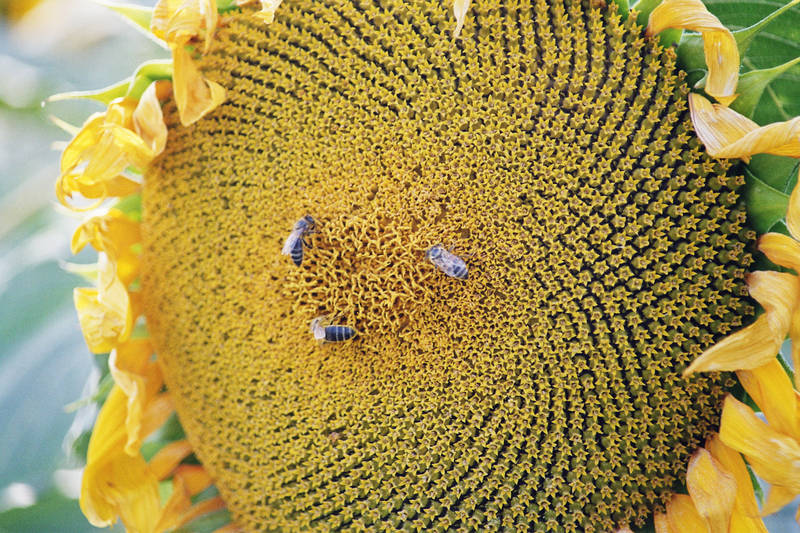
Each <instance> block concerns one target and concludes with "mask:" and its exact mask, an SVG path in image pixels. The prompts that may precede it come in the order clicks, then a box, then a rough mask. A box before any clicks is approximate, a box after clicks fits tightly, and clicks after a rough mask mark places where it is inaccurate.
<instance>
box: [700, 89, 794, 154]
mask: <svg viewBox="0 0 800 533" xmlns="http://www.w3.org/2000/svg"><path fill="white" fill-rule="evenodd" d="M689 111H690V113H691V117H692V123H693V124H694V129H695V132H696V133H697V137H698V138H699V139H700V141H701V142H702V143H703V144H704V145H705V147H706V151H707V152H708V154H709V155H711V156H712V157H717V158H739V159H742V160H743V161H745V162H748V161H749V160H750V156H752V155H754V154H773V155H786V156H790V157H800V117H795V118H793V119H791V120H787V121H785V122H775V123H773V124H768V125H766V126H759V125H758V124H756V123H755V122H753V121H752V120H750V119H749V118H747V117H745V116H744V115H740V114H739V113H737V112H736V111H734V110H733V109H730V108H727V107H724V106H722V105H720V104H712V103H711V102H709V101H708V100H707V99H706V98H704V97H702V96H700V95H699V94H694V93H692V94H690V95H689Z"/></svg>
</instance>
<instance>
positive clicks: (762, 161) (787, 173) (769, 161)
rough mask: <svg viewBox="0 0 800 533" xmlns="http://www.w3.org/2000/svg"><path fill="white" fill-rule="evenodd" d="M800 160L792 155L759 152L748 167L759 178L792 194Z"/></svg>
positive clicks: (783, 191) (777, 188) (774, 187)
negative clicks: (782, 155)
mask: <svg viewBox="0 0 800 533" xmlns="http://www.w3.org/2000/svg"><path fill="white" fill-rule="evenodd" d="M799 166H800V162H798V160H797V159H793V158H791V157H781V156H777V155H770V154H757V155H754V156H753V157H752V158H751V159H750V163H749V164H748V165H747V168H748V169H749V170H750V172H752V173H753V174H754V175H755V176H756V177H758V179H760V180H761V181H763V182H764V183H766V184H767V185H769V186H770V187H772V188H773V189H776V190H778V191H781V192H782V193H785V194H787V195H788V194H791V193H792V189H794V184H795V183H797V169H798V167H799Z"/></svg>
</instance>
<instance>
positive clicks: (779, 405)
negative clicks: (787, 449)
mask: <svg viewBox="0 0 800 533" xmlns="http://www.w3.org/2000/svg"><path fill="white" fill-rule="evenodd" d="M736 375H737V376H738V377H739V382H740V383H741V384H742V386H743V387H744V390H746V391H747V394H749V395H750V397H751V398H752V399H753V401H754V402H756V405H758V406H759V407H760V408H761V411H762V412H763V413H764V416H766V417H767V422H769V424H770V426H772V427H773V428H774V429H775V430H776V431H780V432H781V433H784V434H786V435H789V436H790V437H794V438H795V439H796V440H799V441H800V417H798V409H797V397H796V393H795V390H794V388H793V387H792V381H791V380H790V379H789V376H788V375H787V374H786V372H785V371H784V370H783V367H782V366H781V364H780V363H779V362H778V360H777V359H775V358H773V359H772V361H770V362H769V363H767V364H766V365H763V366H760V367H758V368H754V369H753V370H740V371H738V372H736Z"/></svg>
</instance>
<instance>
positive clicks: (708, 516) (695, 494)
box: [686, 448, 736, 533]
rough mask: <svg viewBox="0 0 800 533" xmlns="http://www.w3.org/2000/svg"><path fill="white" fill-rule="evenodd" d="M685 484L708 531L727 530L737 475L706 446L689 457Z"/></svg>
mask: <svg viewBox="0 0 800 533" xmlns="http://www.w3.org/2000/svg"><path fill="white" fill-rule="evenodd" d="M686 487H687V489H688V490H689V496H691V497H692V502H693V503H694V505H695V508H696V509H697V512H698V513H699V514H700V516H702V517H703V518H705V520H706V522H707V523H708V526H709V531H710V533H727V532H728V524H729V523H730V519H731V513H732V512H733V506H734V502H735V500H736V479H735V478H734V477H733V475H731V474H730V473H728V472H727V471H726V470H725V469H724V467H723V466H722V465H720V464H719V462H717V461H716V460H715V459H714V458H713V457H712V456H711V454H710V453H709V452H708V450H706V449H705V448H700V449H699V450H698V451H697V452H695V454H694V455H693V456H692V458H691V460H690V461H689V468H688V470H687V471H686Z"/></svg>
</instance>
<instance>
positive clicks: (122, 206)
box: [114, 192, 142, 222]
mask: <svg viewBox="0 0 800 533" xmlns="http://www.w3.org/2000/svg"><path fill="white" fill-rule="evenodd" d="M114 207H115V208H116V209H119V210H120V211H122V212H123V213H125V214H126V215H127V216H128V217H130V218H131V219H132V220H134V221H136V222H141V221H142V194H141V193H138V192H137V193H134V194H131V195H130V196H126V197H125V198H120V200H119V201H118V202H117V203H115V204H114Z"/></svg>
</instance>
